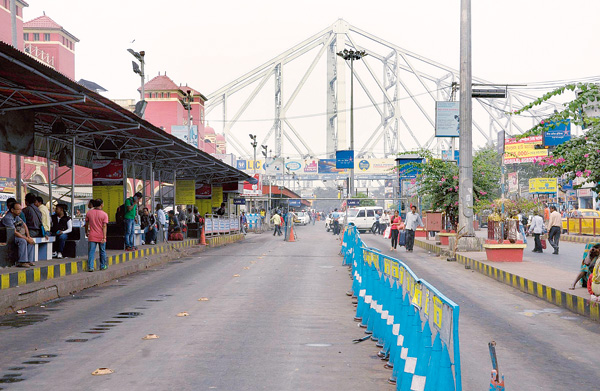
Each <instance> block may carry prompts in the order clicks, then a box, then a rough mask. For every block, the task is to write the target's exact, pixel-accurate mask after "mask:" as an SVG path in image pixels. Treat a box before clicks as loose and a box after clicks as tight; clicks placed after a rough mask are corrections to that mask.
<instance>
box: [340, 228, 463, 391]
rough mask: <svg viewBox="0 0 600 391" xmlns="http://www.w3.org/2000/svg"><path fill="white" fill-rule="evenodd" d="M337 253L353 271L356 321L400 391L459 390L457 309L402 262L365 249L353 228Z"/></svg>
mask: <svg viewBox="0 0 600 391" xmlns="http://www.w3.org/2000/svg"><path fill="white" fill-rule="evenodd" d="M341 254H342V256H343V263H344V265H348V266H352V275H353V282H352V292H353V294H354V296H356V298H357V306H356V316H355V320H356V321H358V322H360V324H359V326H360V327H362V328H366V330H365V333H366V334H370V335H371V339H372V340H373V341H376V343H377V346H378V347H380V348H381V350H380V351H379V356H380V357H382V358H387V359H388V363H387V364H386V367H388V368H393V372H392V376H391V377H390V382H395V383H396V389H397V390H401V391H430V390H431V391H433V390H435V391H447V390H448V391H449V390H452V391H462V382H461V372H460V344H459V338H458V319H459V314H460V310H459V306H458V305H457V304H456V303H454V302H453V301H452V300H450V299H449V298H447V297H446V296H444V295H443V294H442V293H441V292H440V291H438V290H437V289H436V288H435V287H434V286H433V285H431V284H430V283H428V282H427V281H426V280H423V279H420V278H418V277H417V275H416V274H415V273H414V272H413V271H412V270H411V269H410V268H409V267H408V266H407V265H406V264H405V263H403V262H402V261H399V260H397V259H395V258H392V257H389V256H387V255H383V254H381V252H380V251H379V250H377V249H374V248H370V247H366V246H365V245H364V243H363V242H362V240H361V238H360V233H359V232H358V230H357V229H356V227H354V226H349V227H348V229H347V230H346V232H344V236H343V243H342V250H341Z"/></svg>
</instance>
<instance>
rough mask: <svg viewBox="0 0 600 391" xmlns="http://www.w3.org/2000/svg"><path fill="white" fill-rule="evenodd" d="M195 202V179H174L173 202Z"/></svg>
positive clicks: (191, 203) (185, 203) (181, 203)
mask: <svg viewBox="0 0 600 391" xmlns="http://www.w3.org/2000/svg"><path fill="white" fill-rule="evenodd" d="M195 203H196V181H195V180H193V179H192V180H187V179H186V180H176V181H175V204H177V205H194V204H195Z"/></svg>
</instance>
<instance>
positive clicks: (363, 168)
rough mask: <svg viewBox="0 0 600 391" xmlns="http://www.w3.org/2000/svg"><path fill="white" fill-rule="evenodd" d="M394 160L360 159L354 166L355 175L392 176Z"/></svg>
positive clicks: (394, 166)
mask: <svg viewBox="0 0 600 391" xmlns="http://www.w3.org/2000/svg"><path fill="white" fill-rule="evenodd" d="M394 168H396V161H395V160H394V159H361V160H357V161H356V165H355V166H354V172H355V174H388V175H393V174H394Z"/></svg>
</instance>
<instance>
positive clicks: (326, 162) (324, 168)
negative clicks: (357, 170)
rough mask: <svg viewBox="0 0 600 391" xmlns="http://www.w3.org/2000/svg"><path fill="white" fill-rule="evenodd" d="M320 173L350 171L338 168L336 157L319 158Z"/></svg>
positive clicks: (345, 172)
mask: <svg viewBox="0 0 600 391" xmlns="http://www.w3.org/2000/svg"><path fill="white" fill-rule="evenodd" d="M318 172H319V174H347V173H348V171H347V170H344V169H341V168H336V159H319V166H318Z"/></svg>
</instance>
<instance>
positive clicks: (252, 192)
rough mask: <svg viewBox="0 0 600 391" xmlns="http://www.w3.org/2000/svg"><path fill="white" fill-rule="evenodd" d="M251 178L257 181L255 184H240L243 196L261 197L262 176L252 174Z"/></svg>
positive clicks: (246, 182)
mask: <svg viewBox="0 0 600 391" xmlns="http://www.w3.org/2000/svg"><path fill="white" fill-rule="evenodd" d="M253 177H254V178H255V179H256V180H257V182H256V183H250V182H248V181H244V182H243V184H242V191H241V193H242V195H243V196H260V195H262V174H254V175H253Z"/></svg>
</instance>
